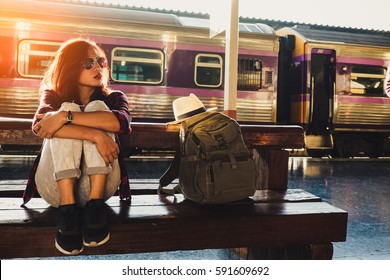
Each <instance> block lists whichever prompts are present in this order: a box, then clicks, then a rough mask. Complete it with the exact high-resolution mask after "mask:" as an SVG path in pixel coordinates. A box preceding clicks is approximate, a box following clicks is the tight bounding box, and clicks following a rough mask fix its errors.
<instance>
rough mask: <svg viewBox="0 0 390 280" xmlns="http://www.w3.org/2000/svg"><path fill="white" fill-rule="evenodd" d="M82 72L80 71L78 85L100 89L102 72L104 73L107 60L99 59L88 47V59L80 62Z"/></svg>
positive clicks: (94, 50)
mask: <svg viewBox="0 0 390 280" xmlns="http://www.w3.org/2000/svg"><path fill="white" fill-rule="evenodd" d="M82 64H83V66H82V67H83V70H81V73H80V78H79V85H80V86H86V87H93V88H95V87H100V86H102V85H103V82H104V77H105V75H104V71H106V67H107V60H106V58H105V57H101V56H100V54H99V52H98V51H97V50H96V49H94V48H92V47H90V48H89V50H88V57H86V58H85V60H84V61H83V62H82Z"/></svg>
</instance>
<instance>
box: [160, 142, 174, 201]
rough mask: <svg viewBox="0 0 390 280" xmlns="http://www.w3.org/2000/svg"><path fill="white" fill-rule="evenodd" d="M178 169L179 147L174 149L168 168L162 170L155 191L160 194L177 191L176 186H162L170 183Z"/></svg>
mask: <svg viewBox="0 0 390 280" xmlns="http://www.w3.org/2000/svg"><path fill="white" fill-rule="evenodd" d="M179 170H180V148H177V149H176V152H175V156H174V157H173V160H172V162H171V164H170V165H169V167H168V169H167V170H166V171H165V172H164V174H163V175H162V176H161V177H160V180H159V186H158V190H157V193H158V194H162V193H166V194H174V193H177V192H180V191H179V189H178V188H177V187H175V188H174V189H164V187H166V186H168V185H169V184H170V183H172V181H173V180H175V178H177V176H178V175H179Z"/></svg>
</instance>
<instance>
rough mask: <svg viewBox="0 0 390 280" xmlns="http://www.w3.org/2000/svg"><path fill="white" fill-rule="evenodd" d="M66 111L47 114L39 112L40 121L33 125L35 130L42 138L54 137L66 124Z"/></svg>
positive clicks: (37, 116)
mask: <svg viewBox="0 0 390 280" xmlns="http://www.w3.org/2000/svg"><path fill="white" fill-rule="evenodd" d="M64 114H66V112H64V111H55V112H48V113H45V114H37V115H36V118H37V119H38V120H39V122H38V123H37V124H36V125H35V126H34V127H33V130H34V131H35V133H36V134H37V135H38V136H39V137H40V138H47V139H50V138H53V136H54V134H55V133H56V132H57V131H58V130H59V129H60V128H61V127H62V126H63V125H64V124H65V122H66V118H65V115H64Z"/></svg>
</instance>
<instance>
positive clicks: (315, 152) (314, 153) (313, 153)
mask: <svg viewBox="0 0 390 280" xmlns="http://www.w3.org/2000/svg"><path fill="white" fill-rule="evenodd" d="M306 152H307V154H308V155H309V156H310V157H312V158H322V157H324V156H326V155H327V153H326V151H325V150H319V149H307V150H306Z"/></svg>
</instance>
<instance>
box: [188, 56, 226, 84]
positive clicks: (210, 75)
mask: <svg viewBox="0 0 390 280" xmlns="http://www.w3.org/2000/svg"><path fill="white" fill-rule="evenodd" d="M194 78H195V84H196V85H197V86H203V87H219V86H220V85H221V84H222V57H221V56H219V55H216V54H198V55H197V56H196V57H195V77H194Z"/></svg>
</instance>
